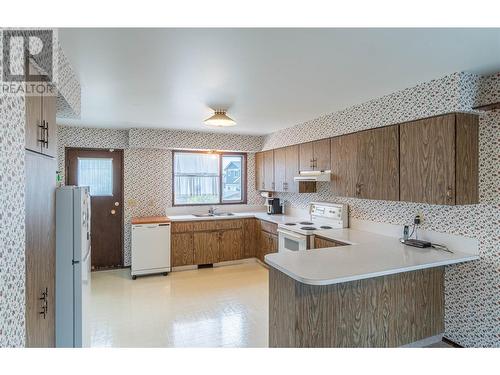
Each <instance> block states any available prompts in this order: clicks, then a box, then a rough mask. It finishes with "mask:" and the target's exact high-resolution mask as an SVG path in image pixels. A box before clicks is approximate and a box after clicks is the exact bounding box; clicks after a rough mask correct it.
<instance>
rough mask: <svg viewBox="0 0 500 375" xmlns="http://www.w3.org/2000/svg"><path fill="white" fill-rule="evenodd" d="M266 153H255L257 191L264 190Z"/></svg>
mask: <svg viewBox="0 0 500 375" xmlns="http://www.w3.org/2000/svg"><path fill="white" fill-rule="evenodd" d="M264 187H265V185H264V153H262V152H257V153H255V189H257V190H262V189H264Z"/></svg>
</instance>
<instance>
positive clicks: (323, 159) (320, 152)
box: [313, 138, 331, 171]
mask: <svg viewBox="0 0 500 375" xmlns="http://www.w3.org/2000/svg"><path fill="white" fill-rule="evenodd" d="M313 154H314V157H313V167H314V170H315V171H326V170H329V169H330V162H331V161H330V138H327V139H321V140H319V141H315V142H313Z"/></svg>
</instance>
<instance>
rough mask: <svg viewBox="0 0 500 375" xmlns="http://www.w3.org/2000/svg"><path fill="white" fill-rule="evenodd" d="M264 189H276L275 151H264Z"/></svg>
mask: <svg viewBox="0 0 500 375" xmlns="http://www.w3.org/2000/svg"><path fill="white" fill-rule="evenodd" d="M264 190H268V191H273V190H274V151H273V150H269V151H264Z"/></svg>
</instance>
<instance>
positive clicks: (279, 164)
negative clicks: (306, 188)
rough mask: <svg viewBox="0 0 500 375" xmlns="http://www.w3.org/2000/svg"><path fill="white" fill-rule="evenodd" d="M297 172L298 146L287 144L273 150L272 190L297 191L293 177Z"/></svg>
mask: <svg viewBox="0 0 500 375" xmlns="http://www.w3.org/2000/svg"><path fill="white" fill-rule="evenodd" d="M298 174H299V146H298V145H295V146H288V147H283V148H278V149H276V150H274V186H275V189H274V191H280V192H291V193H297V192H299V186H298V185H299V184H298V182H295V181H294V179H293V178H294V177H295V176H298Z"/></svg>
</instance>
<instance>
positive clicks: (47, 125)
mask: <svg viewBox="0 0 500 375" xmlns="http://www.w3.org/2000/svg"><path fill="white" fill-rule="evenodd" d="M44 122H45V128H44V130H45V148H49V123H48V121H44Z"/></svg>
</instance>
